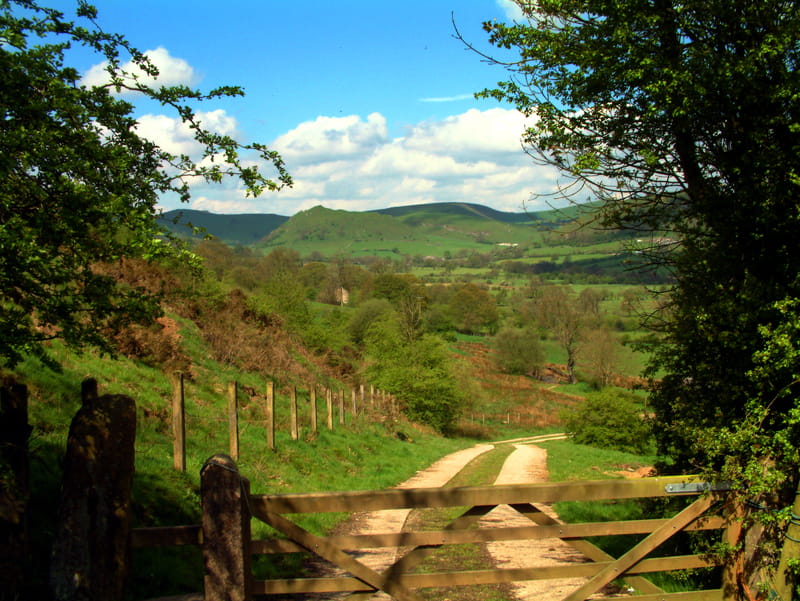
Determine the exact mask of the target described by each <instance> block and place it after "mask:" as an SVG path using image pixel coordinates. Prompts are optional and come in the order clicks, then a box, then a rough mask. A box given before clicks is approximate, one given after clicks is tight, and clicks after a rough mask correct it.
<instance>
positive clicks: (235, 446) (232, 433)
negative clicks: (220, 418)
mask: <svg viewBox="0 0 800 601" xmlns="http://www.w3.org/2000/svg"><path fill="white" fill-rule="evenodd" d="M228 441H229V449H230V453H231V457H233V459H234V460H235V461H236V460H238V459H239V384H238V382H235V381H234V382H228Z"/></svg>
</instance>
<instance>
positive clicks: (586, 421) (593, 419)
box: [561, 390, 651, 453]
mask: <svg viewBox="0 0 800 601" xmlns="http://www.w3.org/2000/svg"><path fill="white" fill-rule="evenodd" d="M634 399H635V397H634V396H633V395H630V394H626V393H623V392H620V391H613V390H604V391H602V392H598V393H592V394H589V395H587V397H586V400H585V401H584V402H583V403H581V404H580V405H578V407H576V408H575V409H571V410H567V411H564V412H562V414H561V419H562V420H563V421H564V428H565V430H566V432H567V434H568V435H569V436H571V437H572V439H573V440H574V441H575V442H577V443H580V444H586V445H591V446H595V447H601V448H606V449H614V450H617V451H624V452H627V453H645V452H647V450H648V448H649V447H650V442H651V441H650V439H651V431H650V427H649V426H648V424H647V423H646V422H645V420H644V418H643V417H642V413H641V411H640V410H639V408H638V407H637V406H636V404H635V403H634Z"/></svg>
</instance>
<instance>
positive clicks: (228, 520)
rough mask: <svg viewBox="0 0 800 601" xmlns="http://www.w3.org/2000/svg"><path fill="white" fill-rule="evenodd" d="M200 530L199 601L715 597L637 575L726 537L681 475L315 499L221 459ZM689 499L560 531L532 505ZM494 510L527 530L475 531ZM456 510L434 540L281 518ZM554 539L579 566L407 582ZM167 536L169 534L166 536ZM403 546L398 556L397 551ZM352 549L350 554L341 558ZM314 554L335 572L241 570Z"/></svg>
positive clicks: (715, 498)
mask: <svg viewBox="0 0 800 601" xmlns="http://www.w3.org/2000/svg"><path fill="white" fill-rule="evenodd" d="M202 482H203V484H202V491H203V493H202V494H203V514H204V515H203V526H202V534H201V533H200V532H199V531H198V530H184V531H183V536H184V537H185V539H184V542H188V543H193V542H198V536H199V538H201V539H202V544H203V547H204V556H205V568H206V576H205V599H206V600H207V601H216V600H222V599H230V600H239V599H241V600H242V601H246V600H248V599H250V598H251V596H252V595H253V594H258V595H283V594H298V593H300V594H302V593H306V594H308V593H342V592H349V593H352V594H353V595H352V596H351V597H350V598H353V599H366V598H368V597H369V596H370V595H372V594H373V593H375V592H376V591H379V590H381V591H384V592H386V593H388V594H389V595H391V596H392V597H393V598H395V599H398V600H401V601H411V600H418V599H420V597H419V596H418V594H417V593H416V592H415V589H419V588H426V587H442V586H458V585H475V584H493V583H507V582H514V581H523V580H537V579H560V578H575V577H580V578H583V579H585V584H583V585H582V586H580V587H579V588H578V589H577V590H575V591H573V592H571V593H570V594H569V595H567V596H566V597H565V598H564V599H565V601H581V600H583V599H586V598H588V597H589V596H590V595H595V594H596V593H597V592H598V591H601V590H602V589H603V587H604V586H606V585H607V584H609V583H611V582H612V581H614V580H617V579H621V578H624V580H625V582H626V583H627V584H628V585H629V586H631V587H633V588H634V589H635V590H636V592H637V595H638V596H637V599H641V600H643V601H650V600H651V599H652V600H655V599H659V600H662V599H667V600H668V599H669V598H674V599H676V600H678V599H680V601H695V600H698V601H699V600H701V599H703V600H710V599H726V598H729V597H730V595H729V594H726V593H725V591H724V590H723V587H722V585H720V587H719V588H716V589H713V590H704V591H695V592H688V593H672V594H667V593H665V592H664V591H662V590H661V589H659V588H658V587H657V586H655V585H654V584H653V583H652V582H650V581H649V580H647V579H645V578H643V577H642V576H641V575H642V574H645V573H650V572H663V571H670V570H683V569H691V568H700V567H706V566H710V565H713V564H712V562H711V560H710V559H709V558H707V557H702V556H699V555H681V556H669V557H663V556H651V554H652V553H653V551H655V550H656V549H657V548H658V547H659V546H660V545H662V543H664V542H665V541H667V540H668V539H670V538H671V537H673V536H674V535H675V534H677V533H678V532H682V531H689V530H701V529H702V530H712V529H716V530H720V531H721V535H720V536H721V537H723V538H725V539H726V540H727V539H730V537H733V536H736V535H737V533H735V532H733V528H731V529H730V530H729V529H727V528H726V526H727V525H728V524H727V523H726V521H725V518H724V500H725V496H726V495H725V490H724V487H722V486H713V487H712V486H709V485H706V484H704V483H702V482H697V481H696V480H695V479H693V478H692V477H690V476H677V477H661V478H640V479H627V480H625V479H622V480H602V481H578V482H557V483H556V482H548V483H541V484H526V485H507V486H480V487H465V488H448V489H442V488H436V489H419V488H418V489H391V490H383V491H368V492H332V493H320V494H283V495H258V494H254V495H251V494H249V490H248V487H247V481H246V479H244V478H241V477H240V476H239V474H238V472H237V471H236V466H235V464H234V463H233V461H232V460H231V459H230V458H227V457H225V456H215V457H212V458H211V459H210V460H209V462H207V464H206V466H205V467H204V468H203V472H202ZM675 496H680V497H689V498H687V499H686V502H685V503H682V504H681V505H683V507H682V508H681V509H680V510H678V511H677V513H676V514H675V515H673V516H672V517H668V518H660V519H647V520H636V521H621V522H619V521H618V522H593V523H581V524H565V523H562V522H560V521H558V520H556V519H554V518H551V517H549V516H548V515H546V514H545V513H543V512H542V511H541V510H540V508H539V507H537V505H541V504H549V503H555V502H558V501H586V500H598V501H599V500H613V499H633V498H656V497H675ZM499 505H509V506H510V507H513V508H514V509H515V510H516V511H517V512H519V513H520V514H522V515H524V516H526V517H527V518H528V519H529V520H530V526H522V527H497V528H476V527H475V525H476V523H477V522H478V520H480V518H481V517H483V516H485V515H486V514H488V513H489V512H490V511H492V510H493V509H494V508H495V507H497V506H499ZM430 507H459V508H464V510H463V512H462V513H461V514H460V515H459V517H457V518H456V519H455V520H454V521H452V523H450V524H449V525H448V526H447V527H445V528H444V529H442V530H440V531H436V532H429V531H424V532H400V533H384V534H375V535H353V536H330V537H321V536H317V535H315V534H312V533H311V532H308V531H307V530H305V529H304V528H302V527H301V526H300V525H298V524H297V523H296V522H295V521H292V519H290V517H288V516H292V515H293V514H306V513H323V512H365V511H378V510H387V509H420V508H430ZM251 516H252V517H255V518H257V519H259V520H262V521H264V522H266V523H267V524H269V525H270V526H271V527H272V528H274V529H275V530H277V531H278V532H279V533H280V534H281V535H283V536H284V537H285V538H274V539H270V540H251V539H250V527H249V523H250V517H251ZM164 530H165V529H148V530H140V531H138V533H137V537H136V538H135V541H134V542H135V543H136V544H137V545H139V546H145V545H149V544H153V543H155V542H158V541H161V542H162V543H163V542H164V540H165V539H164V536H165V531H164ZM632 534H639V535H645V536H644V537H643V538H642V537H639V538H640V540H639V542H638V543H636V544H635V545H634V546H633V547H632V548H630V549H629V550H628V551H627V552H625V553H624V554H623V555H621V556H619V557H616V558H615V557H611V556H610V555H608V554H606V553H605V552H604V551H602V550H601V549H599V548H598V547H596V546H595V545H593V544H592V543H590V542H588V541H587V540H585V539H586V538H587V537H593V536H609V535H632ZM531 538H558V539H561V540H563V541H565V542H566V543H568V544H569V545H571V546H572V547H574V548H575V549H576V550H578V551H579V552H580V553H581V554H583V555H584V556H586V558H587V562H586V563H580V564H571V565H564V566H553V567H539V568H517V569H497V568H495V569H485V570H477V571H476V570H473V571H466V572H447V573H433V574H431V573H415V572H414V568H415V567H416V566H418V565H419V564H420V563H421V562H422V560H424V559H425V557H427V556H428V555H429V554H431V553H432V552H433V551H434V550H436V549H437V548H439V547H441V546H442V545H450V544H463V543H486V542H490V541H501V540H503V541H505V540H512V541H513V540H522V539H531ZM167 539H169V536H167ZM377 547H397V548H398V549H403V550H404V551H405V552H404V553H403V554H402V556H401V557H400V558H399V559H398V560H397V561H396V562H395V563H394V564H393V565H391V566H389V567H388V568H387V569H384V570H382V571H376V570H375V569H372V568H370V567H368V566H367V565H365V564H364V563H363V562H361V561H359V559H358V556H357V553H358V551H360V550H364V549H369V548H377ZM409 549H410V550H409ZM353 551H355V552H356V553H353ZM308 552H311V553H314V554H316V555H318V556H319V557H321V558H322V559H324V560H326V561H328V562H330V563H331V564H333V565H334V566H337V567H338V568H340V569H341V571H342V572H344V574H343V575H336V576H330V577H312V578H308V577H297V578H281V579H271V580H254V579H253V577H252V573H251V571H250V557H251V555H253V554H283V553H308Z"/></svg>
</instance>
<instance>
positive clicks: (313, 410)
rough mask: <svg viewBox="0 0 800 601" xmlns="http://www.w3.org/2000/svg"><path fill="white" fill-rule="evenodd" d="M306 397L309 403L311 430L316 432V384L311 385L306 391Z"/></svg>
mask: <svg viewBox="0 0 800 601" xmlns="http://www.w3.org/2000/svg"><path fill="white" fill-rule="evenodd" d="M308 398H309V401H310V404H311V431H312V432H313V433H314V434H316V433H317V385H316V384H314V385H313V386H311V388H310V389H309V392H308Z"/></svg>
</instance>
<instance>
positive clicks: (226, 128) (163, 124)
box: [136, 109, 238, 158]
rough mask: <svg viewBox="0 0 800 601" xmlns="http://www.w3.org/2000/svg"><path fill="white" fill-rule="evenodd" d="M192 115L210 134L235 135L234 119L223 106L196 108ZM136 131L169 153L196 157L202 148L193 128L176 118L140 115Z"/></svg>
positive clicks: (235, 125) (235, 124)
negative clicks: (208, 108)
mask: <svg viewBox="0 0 800 601" xmlns="http://www.w3.org/2000/svg"><path fill="white" fill-rule="evenodd" d="M195 117H196V119H197V120H198V121H199V122H200V124H201V125H202V127H204V128H205V129H207V130H209V131H211V132H213V133H218V134H221V135H228V136H236V135H237V133H238V131H237V123H236V119H235V118H234V117H231V116H230V115H228V114H227V113H226V112H225V111H224V110H222V109H217V110H213V111H205V112H204V111H198V112H197V113H196V114H195ZM136 133H137V134H139V135H140V136H142V137H143V138H147V139H148V140H150V141H151V142H154V143H156V144H158V146H159V147H160V148H163V149H164V150H166V151H167V152H169V153H171V154H175V155H181V154H185V155H187V156H190V157H194V158H199V154H200V153H201V152H202V150H203V147H202V146H201V145H200V144H199V143H198V142H197V141H196V140H195V139H194V133H193V131H192V129H191V128H190V127H189V126H188V125H187V124H186V123H184V122H183V121H182V120H181V119H180V118H178V117H167V116H166V115H153V114H148V115H143V116H141V117H139V119H138V123H137V126H136Z"/></svg>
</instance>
